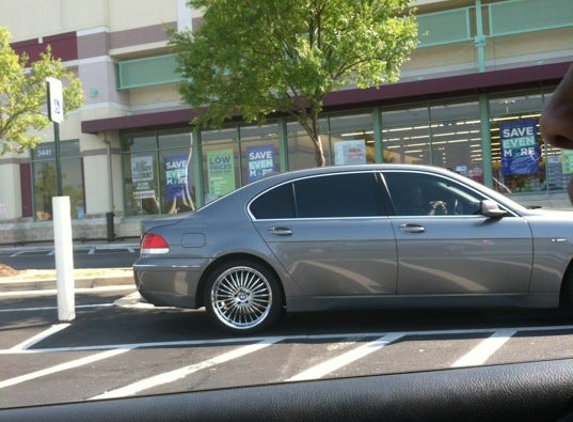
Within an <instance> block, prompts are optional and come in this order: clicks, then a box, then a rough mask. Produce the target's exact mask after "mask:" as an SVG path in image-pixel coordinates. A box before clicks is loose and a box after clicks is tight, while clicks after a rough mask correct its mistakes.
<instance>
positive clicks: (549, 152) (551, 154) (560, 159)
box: [540, 89, 573, 192]
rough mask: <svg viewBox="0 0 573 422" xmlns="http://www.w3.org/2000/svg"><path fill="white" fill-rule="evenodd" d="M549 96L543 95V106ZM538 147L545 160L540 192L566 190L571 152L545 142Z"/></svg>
mask: <svg viewBox="0 0 573 422" xmlns="http://www.w3.org/2000/svg"><path fill="white" fill-rule="evenodd" d="M552 90H553V89H552ZM551 95H553V94H545V95H544V101H543V102H544V104H545V103H547V102H548V101H549V99H550V98H551ZM542 140H543V139H542ZM540 147H541V157H542V158H543V159H545V183H542V184H541V186H540V191H542V192H543V191H545V192H547V191H559V190H563V189H567V185H568V183H569V180H571V176H572V175H573V150H568V149H560V148H555V147H554V146H552V145H549V144H547V143H545V142H541V144H540Z"/></svg>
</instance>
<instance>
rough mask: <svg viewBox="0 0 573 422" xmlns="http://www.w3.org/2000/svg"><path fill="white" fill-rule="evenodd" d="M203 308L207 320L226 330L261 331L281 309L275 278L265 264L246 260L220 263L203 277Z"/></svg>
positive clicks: (276, 316)
mask: <svg viewBox="0 0 573 422" xmlns="http://www.w3.org/2000/svg"><path fill="white" fill-rule="evenodd" d="M205 307H206V309H207V313H208V315H209V318H210V319H211V321H213V322H214V323H215V325H217V326H218V327H219V328H222V329H224V330H226V331H231V332H237V333H239V332H240V333H250V332H254V331H260V330H263V329H265V328H267V327H269V326H270V325H271V324H272V323H274V322H275V321H276V320H277V318H278V317H279V315H280V312H281V309H282V297H281V294H280V290H279V283H278V280H277V277H276V276H275V274H274V273H273V272H272V271H270V270H269V269H268V268H267V267H266V266H264V265H262V264H260V263H257V262H253V261H249V260H238V261H232V262H228V263H226V264H223V265H221V266H220V267H218V268H217V269H216V270H215V271H214V272H213V273H212V274H211V275H210V277H209V279H208V280H207V286H206V289H205Z"/></svg>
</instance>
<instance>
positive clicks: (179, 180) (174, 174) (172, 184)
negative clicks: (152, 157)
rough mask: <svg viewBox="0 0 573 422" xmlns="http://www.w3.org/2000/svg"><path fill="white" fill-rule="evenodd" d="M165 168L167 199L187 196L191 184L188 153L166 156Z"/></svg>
mask: <svg viewBox="0 0 573 422" xmlns="http://www.w3.org/2000/svg"><path fill="white" fill-rule="evenodd" d="M163 166H164V169H165V199H166V200H168V201H170V200H173V199H178V198H179V199H181V198H183V197H184V196H185V192H187V189H188V184H189V176H188V171H187V169H188V166H187V155H171V156H166V157H165V158H164V160H163Z"/></svg>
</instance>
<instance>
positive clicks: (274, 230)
mask: <svg viewBox="0 0 573 422" xmlns="http://www.w3.org/2000/svg"><path fill="white" fill-rule="evenodd" d="M268 232H269V233H270V234H271V235H273V236H290V235H291V234H292V230H291V229H289V228H288V227H271V228H270V229H269V230H268Z"/></svg>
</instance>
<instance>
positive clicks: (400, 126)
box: [382, 103, 432, 164]
mask: <svg viewBox="0 0 573 422" xmlns="http://www.w3.org/2000/svg"><path fill="white" fill-rule="evenodd" d="M429 121H430V116H429V109H428V103H420V104H411V105H408V106H404V105H401V106H399V107H389V108H385V109H384V110H383V111H382V126H383V129H382V146H383V151H384V162H385V163H405V164H431V163H432V157H431V153H432V151H431V147H430V126H429Z"/></svg>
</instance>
